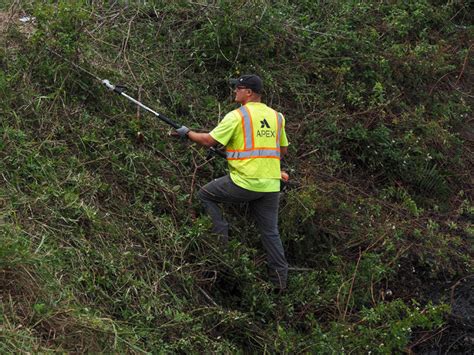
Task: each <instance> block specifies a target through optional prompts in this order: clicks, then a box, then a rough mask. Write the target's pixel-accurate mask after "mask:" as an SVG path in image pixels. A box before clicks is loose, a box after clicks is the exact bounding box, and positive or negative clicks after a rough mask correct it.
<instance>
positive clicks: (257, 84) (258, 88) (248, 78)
mask: <svg viewBox="0 0 474 355" xmlns="http://www.w3.org/2000/svg"><path fill="white" fill-rule="evenodd" d="M229 82H230V84H231V85H235V86H244V87H246V88H248V89H251V90H252V91H253V92H256V93H257V94H260V93H261V92H262V88H263V82H262V79H260V77H259V76H258V75H255V74H250V75H242V76H241V77H240V78H238V79H230V80H229Z"/></svg>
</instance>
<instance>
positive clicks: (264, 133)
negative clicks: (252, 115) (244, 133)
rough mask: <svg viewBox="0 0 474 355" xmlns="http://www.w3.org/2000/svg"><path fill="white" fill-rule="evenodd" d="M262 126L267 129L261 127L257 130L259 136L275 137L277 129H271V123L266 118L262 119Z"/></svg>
mask: <svg viewBox="0 0 474 355" xmlns="http://www.w3.org/2000/svg"><path fill="white" fill-rule="evenodd" d="M260 128H266V129H259V130H258V131H257V137H267V138H270V137H275V131H273V130H271V129H270V125H269V124H268V122H267V120H266V118H264V119H263V120H262V121H260Z"/></svg>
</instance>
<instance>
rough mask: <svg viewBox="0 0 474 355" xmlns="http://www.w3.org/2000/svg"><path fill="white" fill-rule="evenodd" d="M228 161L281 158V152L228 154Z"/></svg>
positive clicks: (249, 151)
mask: <svg viewBox="0 0 474 355" xmlns="http://www.w3.org/2000/svg"><path fill="white" fill-rule="evenodd" d="M226 154H227V159H250V158H258V157H275V158H280V151H279V150H276V149H253V150H247V151H243V152H226Z"/></svg>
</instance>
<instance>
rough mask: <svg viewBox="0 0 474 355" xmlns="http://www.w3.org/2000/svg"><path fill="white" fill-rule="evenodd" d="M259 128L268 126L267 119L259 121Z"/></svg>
mask: <svg viewBox="0 0 474 355" xmlns="http://www.w3.org/2000/svg"><path fill="white" fill-rule="evenodd" d="M260 125H261V126H260V128H265V127H267V128H270V125H269V124H268V122H267V120H266V119H265V118H264V119H263V121H260Z"/></svg>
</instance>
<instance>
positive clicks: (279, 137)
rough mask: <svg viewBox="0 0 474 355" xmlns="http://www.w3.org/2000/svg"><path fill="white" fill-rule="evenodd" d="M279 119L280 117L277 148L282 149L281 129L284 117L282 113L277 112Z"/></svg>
mask: <svg viewBox="0 0 474 355" xmlns="http://www.w3.org/2000/svg"><path fill="white" fill-rule="evenodd" d="M277 117H278V122H277V123H278V127H277V141H276V144H277V148H280V139H281V129H282V125H283V115H282V114H281V113H280V112H277Z"/></svg>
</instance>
